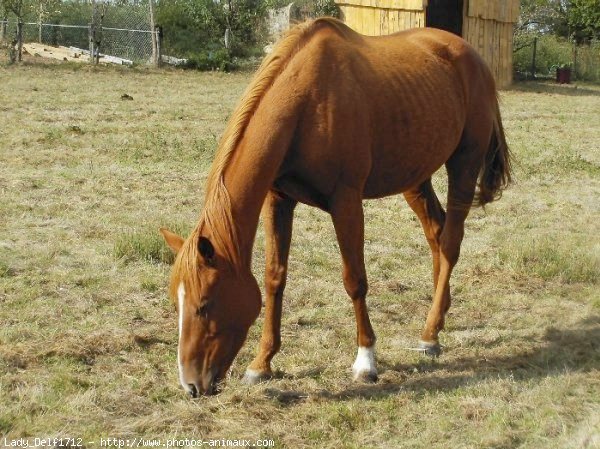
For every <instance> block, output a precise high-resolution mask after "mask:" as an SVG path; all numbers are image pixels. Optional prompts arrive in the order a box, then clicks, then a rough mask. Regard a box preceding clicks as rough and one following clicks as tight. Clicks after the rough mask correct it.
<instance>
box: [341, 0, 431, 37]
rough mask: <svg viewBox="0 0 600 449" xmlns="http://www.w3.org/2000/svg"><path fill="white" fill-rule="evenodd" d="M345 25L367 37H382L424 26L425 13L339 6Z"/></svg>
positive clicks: (358, 6)
mask: <svg viewBox="0 0 600 449" xmlns="http://www.w3.org/2000/svg"><path fill="white" fill-rule="evenodd" d="M340 9H341V11H342V18H343V20H344V22H345V23H346V25H348V26H349V27H350V28H352V29H354V30H356V31H358V32H359V33H361V34H365V35H367V36H382V35H388V34H392V33H396V32H397V31H402V30H408V29H410V28H422V27H424V26H425V12H424V11H416V10H402V9H380V8H372V7H369V6H361V5H340Z"/></svg>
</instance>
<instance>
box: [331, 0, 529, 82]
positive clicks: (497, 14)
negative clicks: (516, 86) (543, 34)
mask: <svg viewBox="0 0 600 449" xmlns="http://www.w3.org/2000/svg"><path fill="white" fill-rule="evenodd" d="M336 3H338V5H339V7H340V9H341V11H342V19H343V20H344V22H346V24H347V25H348V26H350V27H351V28H353V29H354V30H356V31H358V32H359V33H362V34H366V35H368V36H381V35H387V34H392V33H395V32H397V31H402V30H407V29H410V28H421V27H424V26H425V25H426V24H425V9H426V7H427V0H337V1H336ZM519 6H520V1H519V0H465V1H464V14H463V15H464V19H463V38H465V39H466V40H467V41H468V42H469V43H470V44H471V45H473V47H475V49H476V50H477V51H478V52H479V53H480V54H481V56H482V57H483V59H484V60H485V61H486V62H487V63H488V65H489V66H490V69H491V70H492V73H493V74H494V78H495V79H496V84H497V86H498V87H506V86H508V85H510V84H511V82H512V76H513V41H512V39H513V26H514V23H515V22H516V21H517V19H518V16H519Z"/></svg>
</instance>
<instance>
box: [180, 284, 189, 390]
mask: <svg viewBox="0 0 600 449" xmlns="http://www.w3.org/2000/svg"><path fill="white" fill-rule="evenodd" d="M177 300H178V304H177V305H178V307H177V310H178V312H179V317H178V318H179V343H178V345H177V366H178V367H179V382H180V383H181V386H182V387H183V388H184V389H185V391H188V392H189V389H190V388H189V387H188V384H187V382H185V379H184V378H183V365H182V364H181V339H182V338H183V309H184V307H185V286H184V285H183V282H180V283H179V287H178V288H177Z"/></svg>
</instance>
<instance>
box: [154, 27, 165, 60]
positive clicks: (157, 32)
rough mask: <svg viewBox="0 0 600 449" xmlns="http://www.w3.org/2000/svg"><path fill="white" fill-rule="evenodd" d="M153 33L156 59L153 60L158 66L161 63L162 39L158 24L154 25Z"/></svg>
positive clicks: (160, 28)
mask: <svg viewBox="0 0 600 449" xmlns="http://www.w3.org/2000/svg"><path fill="white" fill-rule="evenodd" d="M154 35H155V36H156V55H155V56H156V59H155V61H154V65H156V67H160V65H161V63H162V40H163V31H162V27H161V26H160V25H155V26H154Z"/></svg>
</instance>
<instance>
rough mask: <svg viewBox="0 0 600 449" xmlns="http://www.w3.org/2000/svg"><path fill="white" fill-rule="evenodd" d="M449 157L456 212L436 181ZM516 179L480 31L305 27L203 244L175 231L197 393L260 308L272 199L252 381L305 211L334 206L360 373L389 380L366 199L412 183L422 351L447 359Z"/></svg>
mask: <svg viewBox="0 0 600 449" xmlns="http://www.w3.org/2000/svg"><path fill="white" fill-rule="evenodd" d="M444 164H445V166H446V170H447V173H448V200H447V211H446V212H444V209H443V208H442V206H441V205H440V202H439V201H438V199H437V197H436V195H435V193H434V191H433V189H432V185H431V176H432V174H433V173H434V172H435V171H436V170H437V169H438V168H440V167H441V166H442V165H444ZM509 181H510V164H509V152H508V148H507V146H506V142H505V139H504V132H503V129H502V123H501V119H500V112H499V109H498V102H497V99H496V90H495V85H494V80H493V79H492V75H491V74H490V71H489V69H488V68H487V67H486V64H485V63H484V62H483V60H482V59H481V58H480V57H479V56H478V55H477V53H476V52H475V51H474V50H473V48H471V47H470V46H469V45H468V44H467V43H466V42H465V41H464V40H462V39H461V38H459V37H457V36H454V35H452V34H449V33H447V32H444V31H440V30H435V29H415V30H410V31H404V32H401V33H397V34H394V35H391V36H385V37H366V36H362V35H359V34H357V33H356V32H354V31H352V30H351V29H350V28H348V27H347V26H345V25H344V24H343V23H341V22H339V21H337V20H334V19H329V18H321V19H317V20H314V21H312V22H307V23H304V24H301V25H299V26H297V27H296V28H294V29H293V30H291V31H290V32H289V33H288V34H287V35H286V37H284V38H283V39H282V40H281V41H280V42H279V44H278V45H277V47H276V48H275V50H274V51H273V53H272V54H271V55H270V56H268V57H267V58H266V59H265V61H264V62H263V63H262V65H261V67H260V68H259V70H258V72H257V74H256V75H255V77H254V79H253V81H252V82H251V83H250V86H249V87H248V89H247V90H246V93H245V94H244V96H243V98H242V100H241V101H240V103H239V105H238V107H237V109H236V110H235V111H234V113H233V115H232V117H231V119H230V121H229V124H228V125H227V128H226V130H225V132H224V135H223V137H222V139H221V141H220V144H219V150H218V152H217V155H216V158H215V160H214V163H213V166H212V169H211V172H210V174H209V179H208V184H207V187H206V198H205V205H204V210H203V212H202V214H201V217H200V220H199V223H198V225H197V226H196V228H195V229H194V231H193V232H192V233H191V235H190V236H189V237H188V238H187V240H183V239H182V238H181V237H179V236H177V235H175V234H173V233H171V232H169V231H167V230H166V229H162V230H161V231H162V233H163V236H164V238H165V239H166V241H167V243H168V245H169V246H170V247H171V248H172V249H173V250H174V251H175V252H176V253H177V257H176V261H175V264H174V266H173V271H172V276H171V287H170V294H171V296H172V298H173V300H174V301H175V303H176V307H177V311H178V316H179V346H178V364H179V377H180V381H181V384H182V385H183V388H184V389H185V390H186V391H187V392H188V393H190V394H191V395H192V396H197V395H198V394H211V393H214V392H215V389H216V383H217V382H219V380H221V379H223V377H224V376H225V374H226V372H227V370H228V369H229V367H230V366H231V364H232V362H233V359H234V358H235V356H236V354H237V353H238V351H239V350H240V348H241V346H242V344H243V343H244V340H245V339H246V335H247V333H248V329H249V328H250V326H251V325H252V323H253V322H254V321H255V320H256V318H257V316H258V314H259V312H260V308H261V294H260V290H259V287H258V284H257V282H256V279H255V278H254V276H253V275H252V272H251V255H252V247H253V243H254V239H255V236H256V230H257V226H258V220H259V215H260V211H261V208H262V214H263V219H264V224H265V229H266V234H267V236H266V260H267V263H266V276H265V277H266V279H265V281H266V285H265V292H266V311H265V322H264V328H263V333H262V338H261V341H260V346H259V350H258V355H257V356H256V358H255V359H254V361H253V362H252V363H251V364H250V366H249V368H248V370H247V372H246V377H245V379H246V380H247V381H248V382H256V381H259V380H261V379H265V378H268V377H269V376H271V375H272V370H271V359H272V358H273V356H274V355H275V354H276V353H277V351H278V350H279V347H280V344H281V336H280V328H281V306H282V296H283V289H284V287H285V282H286V273H287V264H288V254H289V247H290V239H291V231H292V216H293V212H294V207H295V206H296V204H297V202H302V203H305V204H309V205H311V206H315V207H318V208H320V209H323V210H325V211H327V212H329V213H330V214H331V217H332V220H333V224H334V227H335V232H336V235H337V239H338V242H339V247H340V251H341V255H342V259H343V280H344V286H345V288H346V291H347V292H348V295H349V296H350V298H351V299H352V304H353V306H354V312H355V314H356V324H357V334H358V338H357V339H358V355H357V358H356V362H355V363H354V365H353V372H354V378H355V379H362V380H371V381H374V380H376V378H377V371H376V367H375V358H374V345H375V334H374V333H373V329H372V327H371V323H370V321H369V315H368V312H367V305H366V303H365V297H366V295H367V276H366V272H365V264H364V256H363V245H364V223H363V208H362V200H363V199H365V198H380V197H384V196H387V195H393V194H398V193H403V194H404V196H405V198H406V200H407V201H408V204H409V205H410V207H411V208H412V209H413V210H414V212H415V213H416V214H417V216H418V217H419V219H420V221H421V224H422V225H423V230H424V232H425V236H426V238H427V241H428V243H429V245H430V247H431V253H432V256H433V280H434V290H435V293H434V296H433V302H432V305H431V310H430V311H429V315H428V316H427V321H426V323H425V328H424V330H423V333H422V337H421V348H422V349H423V350H424V351H425V352H427V353H429V354H438V353H439V350H440V346H439V343H438V333H439V332H440V330H441V329H442V328H443V327H444V315H445V314H446V312H447V311H448V308H449V307H450V290H449V289H450V287H449V279H450V274H451V272H452V268H453V267H454V265H455V264H456V262H457V259H458V255H459V250H460V245H461V241H462V238H463V231H464V221H465V218H466V216H467V214H468V212H469V208H470V206H471V205H472V204H473V203H476V204H479V205H484V204H486V203H488V202H490V201H492V200H494V199H495V198H497V197H498V196H499V194H500V192H501V190H502V189H503V188H504V187H505V186H506V185H507V184H508V182H509ZM476 190H478V192H477V194H476V193H475V191H476Z"/></svg>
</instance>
